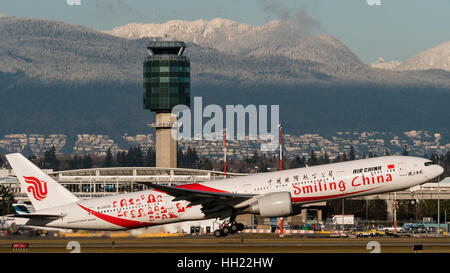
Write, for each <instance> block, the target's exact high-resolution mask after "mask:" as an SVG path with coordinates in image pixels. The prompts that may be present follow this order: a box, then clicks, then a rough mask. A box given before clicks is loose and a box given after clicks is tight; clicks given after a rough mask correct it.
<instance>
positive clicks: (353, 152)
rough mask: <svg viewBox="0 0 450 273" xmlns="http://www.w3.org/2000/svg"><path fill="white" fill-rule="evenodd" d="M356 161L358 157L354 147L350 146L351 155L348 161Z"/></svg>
mask: <svg viewBox="0 0 450 273" xmlns="http://www.w3.org/2000/svg"><path fill="white" fill-rule="evenodd" d="M355 159H356V155H355V148H354V147H353V145H352V146H350V154H349V155H348V160H355Z"/></svg>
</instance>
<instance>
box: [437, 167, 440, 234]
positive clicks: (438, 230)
mask: <svg viewBox="0 0 450 273" xmlns="http://www.w3.org/2000/svg"><path fill="white" fill-rule="evenodd" d="M438 165H439V159H438ZM440 201H441V182H440V179H439V176H438V229H437V232H438V234H441V212H440Z"/></svg>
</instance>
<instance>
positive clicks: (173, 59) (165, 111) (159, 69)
mask: <svg viewBox="0 0 450 273" xmlns="http://www.w3.org/2000/svg"><path fill="white" fill-rule="evenodd" d="M185 49H186V45H185V43H183V42H181V41H164V40H159V41H151V42H150V43H149V45H148V47H147V50H148V52H149V56H147V57H145V59H144V109H147V110H150V111H152V112H155V113H156V122H155V123H154V124H152V126H153V127H155V128H156V167H166V168H176V167H177V149H178V147H177V146H178V145H177V140H176V139H175V138H173V137H172V136H171V130H172V124H173V123H174V122H175V121H176V117H173V116H172V115H171V111H172V108H173V107H174V106H176V105H178V104H184V105H186V106H188V107H190V101H191V100H190V62H189V59H188V58H187V57H186V56H183V52H184V50H185Z"/></svg>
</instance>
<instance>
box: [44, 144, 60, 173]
mask: <svg viewBox="0 0 450 273" xmlns="http://www.w3.org/2000/svg"><path fill="white" fill-rule="evenodd" d="M60 164H61V163H60V162H59V160H58V159H57V158H56V149H55V146H52V147H51V148H50V150H48V151H45V153H44V160H43V161H42V163H41V167H42V168H45V169H53V170H54V171H59V167H60Z"/></svg>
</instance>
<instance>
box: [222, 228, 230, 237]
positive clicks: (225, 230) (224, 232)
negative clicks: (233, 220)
mask: <svg viewBox="0 0 450 273" xmlns="http://www.w3.org/2000/svg"><path fill="white" fill-rule="evenodd" d="M228 233H230V229H229V228H228V227H224V228H223V229H222V234H223V237H225V236H227V235H228Z"/></svg>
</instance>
